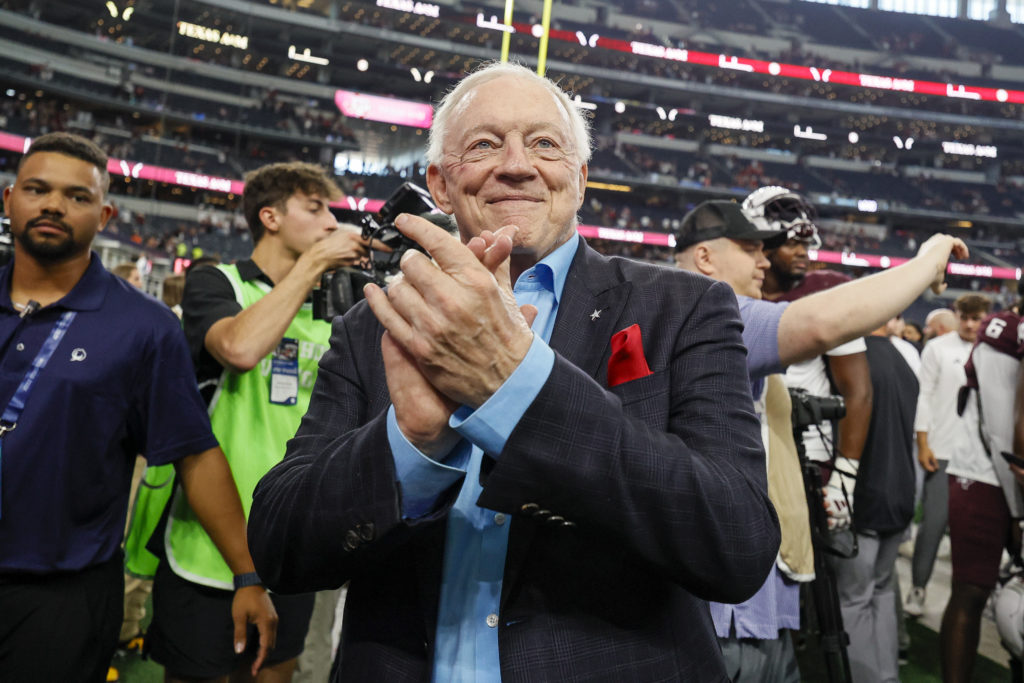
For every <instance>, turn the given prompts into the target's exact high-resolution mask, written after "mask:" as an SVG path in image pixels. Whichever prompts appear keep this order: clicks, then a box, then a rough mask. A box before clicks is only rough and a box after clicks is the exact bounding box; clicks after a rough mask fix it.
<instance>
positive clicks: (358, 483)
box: [249, 240, 779, 683]
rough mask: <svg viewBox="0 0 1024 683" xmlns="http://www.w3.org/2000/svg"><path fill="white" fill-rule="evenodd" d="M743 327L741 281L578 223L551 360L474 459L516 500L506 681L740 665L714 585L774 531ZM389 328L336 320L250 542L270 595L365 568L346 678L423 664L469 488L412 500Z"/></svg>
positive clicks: (354, 316)
mask: <svg viewBox="0 0 1024 683" xmlns="http://www.w3.org/2000/svg"><path fill="white" fill-rule="evenodd" d="M595 310H599V311H601V315H600V316H599V317H595V318H593V319H592V317H591V313H592V312H593V311H595ZM634 323H637V324H639V326H640V329H641V333H642V335H643V340H644V352H645V355H646V358H647V362H648V364H649V366H650V369H651V370H652V373H653V374H651V375H649V376H647V377H643V378H641V379H636V380H633V381H631V382H626V383H624V384H620V385H618V386H616V387H614V388H612V389H608V388H606V374H607V363H608V358H609V355H610V348H609V340H610V338H611V337H612V335H613V334H614V333H615V332H617V331H619V330H622V329H624V328H626V327H629V326H630V325H633V324H634ZM740 331H741V322H740V317H739V313H738V311H737V307H736V297H735V295H734V294H733V292H732V290H730V289H729V287H728V286H726V285H724V284H722V283H714V282H712V281H711V280H709V279H707V278H704V277H701V276H697V275H693V274H691V273H687V272H683V271H680V270H674V269H669V268H663V267H656V266H649V265H644V264H639V263H636V262H632V261H629V260H625V259H618V258H605V257H603V256H601V255H599V254H597V253H596V252H594V251H593V250H592V249H590V248H589V247H588V246H587V245H586V244H585V243H583V241H582V240H581V243H580V247H579V249H578V251H577V253H576V256H575V258H574V261H573V265H572V268H571V270H570V271H569V275H568V279H567V281H566V283H565V288H564V291H563V294H562V298H561V301H560V302H559V306H558V314H557V319H556V322H555V328H554V332H553V334H552V339H551V346H552V348H554V350H555V351H556V359H555V365H554V368H553V370H552V372H551V375H550V377H549V378H548V380H547V381H546V382H545V384H544V386H543V388H542V389H541V391H540V394H539V395H538V396H537V398H536V399H535V400H534V402H533V404H532V405H531V406H530V408H529V409H528V410H527V412H526V414H525V415H524V416H523V419H522V420H521V421H520V423H519V424H518V426H517V427H516V429H515V430H514V431H513V433H512V435H511V437H510V438H509V440H508V443H507V444H506V446H505V449H504V451H503V452H502V453H500V454H491V455H485V457H484V463H483V466H482V468H481V469H482V474H481V480H482V482H481V483H482V484H483V493H482V495H481V496H480V499H479V504H480V505H482V506H484V507H486V508H489V509H492V510H497V511H501V512H505V513H509V514H510V515H512V521H511V528H510V538H509V548H508V556H507V560H506V565H505V576H504V581H503V586H502V596H501V605H500V615H499V616H500V622H499V626H498V629H499V632H498V637H499V651H500V658H501V675H502V680H503V681H506V682H512V681H530V682H533V681H552V682H557V683H566V682H567V681H610V682H611V681H614V682H615V683H622V682H623V681H643V682H645V683H647V682H650V681H722V680H726V679H725V674H724V670H723V665H722V661H721V652H720V650H719V646H718V643H717V641H716V639H715V632H714V627H713V626H712V623H711V617H710V614H709V611H708V606H707V603H706V601H707V600H715V601H719V602H740V601H743V600H745V599H747V598H749V597H750V596H751V595H753V594H754V592H756V591H757V589H758V588H760V586H761V584H762V583H763V582H764V580H765V577H766V576H767V575H768V572H769V570H770V569H771V567H772V564H773V563H774V561H775V556H776V552H777V550H778V546H779V530H778V522H777V520H776V517H775V512H774V510H773V508H772V506H771V504H770V503H769V501H768V496H767V493H766V488H767V487H766V481H765V467H764V462H765V461H764V454H763V451H762V447H761V438H760V428H759V426H758V422H757V419H756V418H755V416H754V413H753V408H752V406H751V398H750V386H749V384H748V378H747V370H746V358H745V354H746V351H745V349H744V347H743V343H742V341H741V338H740ZM381 333H382V330H381V328H380V326H379V325H378V324H377V322H376V319H375V318H374V316H373V314H372V313H371V312H370V310H369V309H368V307H367V306H366V305H365V303H364V304H361V305H359V306H357V307H355V308H354V309H353V310H352V311H351V312H350V313H349V314H348V315H346V316H345V317H344V318H343V319H339V320H337V321H336V322H335V324H334V334H333V336H332V339H331V350H330V351H329V352H328V353H327V354H326V355H325V356H324V358H323V360H322V362H321V365H320V373H319V376H318V379H317V383H316V388H315V390H314V394H313V399H312V403H311V404H310V408H309V412H308V413H307V414H306V416H305V418H304V419H303V421H302V426H301V427H300V428H299V431H298V433H297V434H296V436H295V438H294V439H292V440H291V441H290V442H289V444H288V452H287V455H286V456H285V459H284V460H283V461H282V462H281V463H280V464H279V465H278V466H276V467H275V468H274V469H273V470H271V472H269V473H268V474H267V476H266V477H264V478H263V480H262V481H261V482H260V484H259V486H258V487H257V489H256V492H255V500H254V503H253V506H252V512H251V515H250V518H249V544H250V547H251V549H252V552H253V557H254V559H255V561H256V567H257V570H258V571H259V574H260V576H261V577H262V578H263V579H264V581H265V582H266V584H267V585H268V586H269V587H270V588H272V589H273V590H275V591H280V592H301V591H312V590H319V589H324V588H331V587H337V586H340V585H341V584H342V583H344V582H346V581H350V582H351V584H350V587H349V593H348V598H347V603H346V607H345V620H344V629H343V636H342V646H341V650H340V654H339V656H340V658H341V660H340V666H339V667H338V669H337V671H336V674H335V680H336V681H355V682H358V683H365V682H367V681H384V682H387V683H394V682H401V681H429V680H430V673H431V656H432V652H433V645H434V633H435V625H436V621H437V606H438V596H439V589H440V576H441V568H442V557H443V549H444V542H445V518H446V515H447V513H448V511H449V509H450V507H451V505H452V504H453V502H454V499H455V494H456V493H457V490H458V488H459V485H458V484H457V485H455V486H453V487H452V490H451V491H449V492H448V494H447V495H446V496H445V497H444V500H443V501H442V502H441V504H439V506H438V508H437V509H436V510H434V511H433V512H432V513H431V514H430V515H428V516H427V517H425V518H422V519H415V520H404V519H402V518H401V516H400V512H399V510H400V500H399V495H400V493H399V490H398V487H397V485H396V483H395V470H394V463H393V460H392V456H391V451H390V448H389V446H388V439H387V434H386V427H385V416H386V412H387V408H388V406H389V400H388V392H387V388H386V384H385V379H384V369H383V364H382V361H381V355H380V343H379V341H380V335H381ZM563 520H565V521H568V522H571V523H572V524H569V525H567V524H565V523H564V521H563Z"/></svg>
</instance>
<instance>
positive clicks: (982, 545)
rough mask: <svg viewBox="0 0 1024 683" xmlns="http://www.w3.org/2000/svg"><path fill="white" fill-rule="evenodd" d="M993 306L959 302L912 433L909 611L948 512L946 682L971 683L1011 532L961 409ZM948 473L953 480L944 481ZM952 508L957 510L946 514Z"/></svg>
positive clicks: (923, 379)
mask: <svg viewBox="0 0 1024 683" xmlns="http://www.w3.org/2000/svg"><path fill="white" fill-rule="evenodd" d="M989 307H990V303H989V301H988V299H986V298H985V297H983V296H981V295H978V294H965V295H963V296H961V297H960V298H958V299H957V300H956V302H955V303H954V309H955V311H956V317H957V330H956V332H949V333H947V334H944V335H941V336H939V337H936V338H935V339H933V340H932V341H931V342H929V343H928V345H927V346H925V349H924V353H923V354H922V356H921V374H920V385H921V393H920V395H919V397H918V402H917V415H916V418H915V420H914V429H915V431H916V432H917V448H918V460H919V462H920V463H921V466H922V467H923V468H924V469H925V471H926V472H928V474H927V475H926V482H925V491H924V498H923V506H924V514H925V521H924V522H923V523H922V529H921V530H920V531H919V533H918V538H917V542H916V543H915V547H914V563H913V572H912V574H913V581H914V587H913V589H911V593H910V595H909V596H908V598H907V612H908V613H909V614H914V613H915V612H916V613H917V614H920V612H921V610H920V609H918V606H919V604H920V603H921V602H923V597H924V587H925V584H926V583H927V580H928V578H929V575H930V573H931V565H932V564H933V563H934V558H935V550H936V549H937V547H938V540H939V539H940V538H941V533H942V531H941V530H942V527H943V526H944V524H942V525H937V524H935V522H936V520H935V518H934V517H932V516H933V515H936V514H937V515H939V518H940V519H941V518H942V517H943V516H944V515H943V513H945V517H946V519H947V520H948V522H949V527H950V542H951V545H952V564H953V586H952V594H951V595H950V599H949V603H948V604H947V605H946V610H945V613H944V614H943V617H942V630H941V642H942V670H943V680H944V681H947V682H949V681H969V680H970V673H971V668H972V667H973V661H974V650H975V649H976V647H977V642H978V629H979V628H980V624H981V613H982V610H983V609H984V607H985V601H986V600H987V599H988V594H989V593H990V592H991V590H992V588H993V587H994V586H995V582H996V579H997V578H998V573H999V561H1000V558H1001V556H1002V550H1003V546H1004V544H1005V541H1006V538H1007V535H1008V534H1009V523H1010V516H1009V510H1008V509H1007V507H1006V500H1005V498H1004V497H1003V493H1002V489H1001V488H1000V487H999V480H998V479H997V478H996V474H995V470H993V469H992V463H991V461H990V460H989V458H988V456H987V455H986V454H985V448H984V446H983V445H982V443H981V438H980V432H979V428H978V415H977V409H976V406H974V405H973V404H969V405H968V406H967V409H966V410H965V411H964V414H963V415H962V416H960V415H957V410H956V400H957V394H958V392H959V390H960V387H961V386H963V384H964V383H965V382H966V375H965V373H964V364H965V363H966V362H967V359H968V357H969V356H970V352H971V348H972V346H973V345H974V341H975V340H976V339H977V336H978V328H979V325H980V323H981V320H982V319H983V318H984V317H985V315H986V314H987V313H988V310H989ZM943 470H945V473H946V474H948V475H949V476H948V477H943V476H942V471H943ZM943 479H947V481H946V482H944V481H942V480H943ZM943 486H945V490H946V493H947V499H946V504H945V505H942V504H941V503H940V501H939V500H936V498H938V499H941V493H942V488H943ZM935 494H939V495H938V496H936V495H935ZM943 508H944V509H943ZM949 510H955V511H956V512H955V514H953V515H949ZM936 527H937V528H938V533H935V529H936Z"/></svg>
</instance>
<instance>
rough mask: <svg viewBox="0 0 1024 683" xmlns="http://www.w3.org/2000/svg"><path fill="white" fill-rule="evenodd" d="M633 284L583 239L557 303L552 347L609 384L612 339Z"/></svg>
mask: <svg viewBox="0 0 1024 683" xmlns="http://www.w3.org/2000/svg"><path fill="white" fill-rule="evenodd" d="M631 289H632V284H631V283H629V282H625V281H622V280H619V279H618V278H617V277H616V273H615V270H614V268H613V267H612V265H611V264H610V263H609V261H608V259H606V258H605V257H603V256H601V255H600V254H598V253H597V252H595V251H594V250H593V249H591V248H590V247H589V246H587V244H586V242H584V241H583V238H580V245H579V249H578V250H577V251H576V256H575V258H574V259H573V265H572V269H571V270H570V271H569V276H568V277H567V278H566V281H565V287H564V288H563V289H562V298H561V299H560V300H559V302H558V316H557V317H556V318H555V327H554V330H553V331H552V332H551V341H550V346H551V348H553V349H554V350H555V351H557V352H558V353H560V354H561V355H562V356H563V357H564V358H565V359H566V360H568V361H569V362H570V363H572V364H573V365H575V366H576V367H578V368H579V369H581V370H583V371H584V372H586V373H587V374H588V375H590V376H591V377H593V378H594V379H595V380H597V382H598V383H599V384H601V386H605V385H606V384H607V374H608V367H607V366H608V358H609V357H610V356H611V345H610V341H611V337H612V335H613V334H614V333H615V332H616V331H617V328H616V325H617V324H618V322H619V319H620V317H621V316H622V309H623V307H624V306H625V305H626V299H627V298H628V296H629V293H630V291H631Z"/></svg>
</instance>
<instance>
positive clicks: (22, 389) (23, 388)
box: [0, 311, 75, 495]
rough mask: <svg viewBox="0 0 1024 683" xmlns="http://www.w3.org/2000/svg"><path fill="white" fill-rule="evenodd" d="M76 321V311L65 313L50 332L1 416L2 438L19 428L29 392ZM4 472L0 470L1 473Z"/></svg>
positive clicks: (0, 490)
mask: <svg viewBox="0 0 1024 683" xmlns="http://www.w3.org/2000/svg"><path fill="white" fill-rule="evenodd" d="M74 319H75V312H74V311H65V312H64V313H63V314H62V315H61V316H60V319H58V320H57V323H56V324H55V325H54V326H53V329H52V330H50V334H48V335H47V337H46V340H45V341H44V342H43V345H42V347H41V348H40V349H39V353H37V354H36V357H35V359H34V360H33V361H32V365H31V366H30V367H29V369H28V372H26V373H25V376H24V377H23V378H22V379H21V384H19V385H18V389H17V390H16V391H15V392H14V396H12V397H11V401H10V403H8V404H7V407H6V408H5V409H4V412H3V415H2V416H0V437H2V436H3V435H4V434H6V433H7V432H10V431H13V430H14V428H15V427H17V426H18V418H20V417H21V411H22V410H24V409H25V403H26V402H27V401H28V395H29V392H31V391H32V386H33V385H34V384H35V381H36V378H37V377H39V373H40V372H42V370H43V368H45V367H46V364H47V363H49V362H50V357H51V356H53V352H54V351H56V350H57V346H58V345H59V344H60V340H61V339H63V338H64V333H65V332H67V331H68V328H69V327H71V321H72V320H74ZM0 444H2V442H0ZM0 447H2V446H0ZM0 462H2V461H0ZM2 471H3V470H2V469H0V472H2ZM2 492H3V486H2V479H0V495H2Z"/></svg>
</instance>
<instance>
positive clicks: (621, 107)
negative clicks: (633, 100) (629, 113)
mask: <svg viewBox="0 0 1024 683" xmlns="http://www.w3.org/2000/svg"><path fill="white" fill-rule="evenodd" d="M624 111H626V103H625V102H623V101H622V100H619V101H618V102H616V103H615V113H616V114H621V113H622V112H624Z"/></svg>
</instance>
